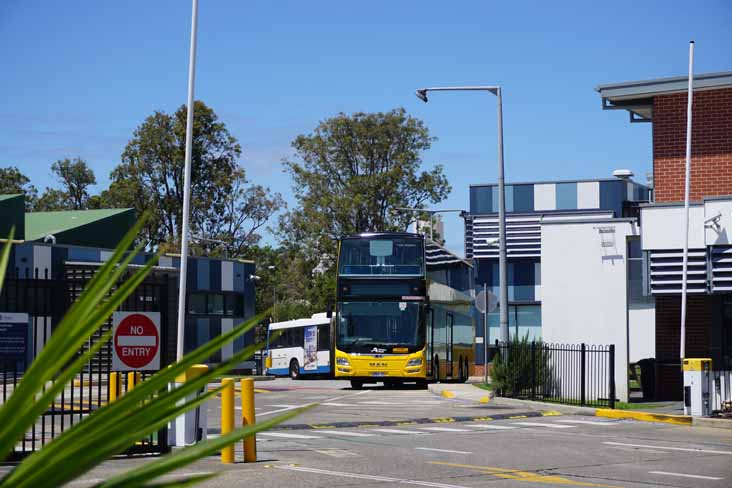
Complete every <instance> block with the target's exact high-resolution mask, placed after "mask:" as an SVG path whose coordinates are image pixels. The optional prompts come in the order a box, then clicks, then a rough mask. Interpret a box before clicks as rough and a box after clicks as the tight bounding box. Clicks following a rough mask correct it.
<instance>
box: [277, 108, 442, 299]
mask: <svg viewBox="0 0 732 488" xmlns="http://www.w3.org/2000/svg"><path fill="white" fill-rule="evenodd" d="M432 141H434V138H433V137H431V136H430V134H429V131H428V129H427V127H426V126H425V125H424V123H423V122H422V121H420V120H418V119H416V118H414V117H411V116H409V115H408V114H407V113H406V112H405V111H404V109H395V110H392V111H390V112H386V113H381V112H379V113H368V114H367V113H360V112H359V113H355V114H353V115H346V114H342V113H341V114H338V115H337V116H335V117H332V118H330V119H327V120H325V121H323V122H321V123H320V124H319V125H318V126H317V127H316V128H315V131H314V132H313V133H311V134H308V135H300V136H298V137H297V138H296V139H295V140H294V141H293V143H292V147H293V148H294V149H295V153H296V157H295V159H294V160H286V161H284V164H285V168H286V171H287V172H289V174H290V175H291V176H292V179H293V183H294V193H295V197H296V199H297V201H298V204H299V205H298V207H297V208H295V209H293V210H292V211H290V212H289V213H287V214H285V215H284V216H283V217H282V218H281V219H280V231H281V235H282V236H283V242H284V243H285V244H286V245H287V246H288V249H287V252H286V255H287V256H288V259H287V263H288V264H287V267H286V271H287V272H288V275H287V277H283V279H284V283H285V285H284V286H283V288H284V289H285V290H286V293H287V295H288V296H289V297H291V299H293V300H294V299H305V300H307V301H308V303H310V304H311V307H312V308H313V309H314V311H323V310H325V307H326V305H327V304H328V303H329V302H331V301H332V300H331V298H332V295H333V290H334V289H335V283H334V273H333V269H334V265H335V258H336V240H337V239H338V238H339V237H340V236H342V235H346V234H353V233H359V232H370V231H397V230H401V231H403V230H406V229H407V227H408V226H409V224H410V223H411V222H413V221H414V219H415V215H414V214H412V213H402V212H396V211H395V207H411V208H421V207H424V206H425V205H426V204H427V203H438V202H440V201H442V200H443V199H445V198H446V197H447V195H448V193H449V192H450V189H451V188H450V185H449V184H448V182H447V178H446V177H445V175H444V173H443V169H442V166H440V165H437V166H435V167H434V168H433V169H432V170H428V171H423V170H421V166H422V153H423V151H426V150H427V149H429V148H430V145H431V143H432ZM314 270H319V271H317V272H315V273H313V272H314ZM283 272H284V270H283Z"/></svg>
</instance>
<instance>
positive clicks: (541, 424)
mask: <svg viewBox="0 0 732 488" xmlns="http://www.w3.org/2000/svg"><path fill="white" fill-rule="evenodd" d="M512 423H513V424H514V425H524V426H526V427H549V428H550V429H571V428H573V427H574V425H557V424H547V423H544V422H512Z"/></svg>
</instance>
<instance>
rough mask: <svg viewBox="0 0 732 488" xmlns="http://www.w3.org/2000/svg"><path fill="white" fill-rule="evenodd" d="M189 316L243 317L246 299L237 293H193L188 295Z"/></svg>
mask: <svg viewBox="0 0 732 488" xmlns="http://www.w3.org/2000/svg"><path fill="white" fill-rule="evenodd" d="M188 314H189V315H211V316H214V317H243V316H244V297H242V295H240V294H237V293H213V292H200V291H198V292H192V293H189V294H188Z"/></svg>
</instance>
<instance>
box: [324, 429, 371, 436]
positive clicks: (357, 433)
mask: <svg viewBox="0 0 732 488" xmlns="http://www.w3.org/2000/svg"><path fill="white" fill-rule="evenodd" d="M318 433H321V434H334V435H342V436H345V437H373V436H374V435H375V434H365V433H363V432H351V431H348V430H319V431H318Z"/></svg>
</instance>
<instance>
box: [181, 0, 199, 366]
mask: <svg viewBox="0 0 732 488" xmlns="http://www.w3.org/2000/svg"><path fill="white" fill-rule="evenodd" d="M191 9H192V13H191V47H190V52H189V58H188V115H187V117H186V156H185V168H184V171H183V226H182V229H181V236H180V240H181V245H180V282H179V285H178V338H177V349H176V360H177V361H180V360H181V359H182V358H183V341H184V339H185V326H186V277H187V275H188V227H189V222H188V220H189V213H190V208H191V153H192V146H193V93H194V85H195V81H196V34H197V33H198V0H193V5H192V7H191Z"/></svg>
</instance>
